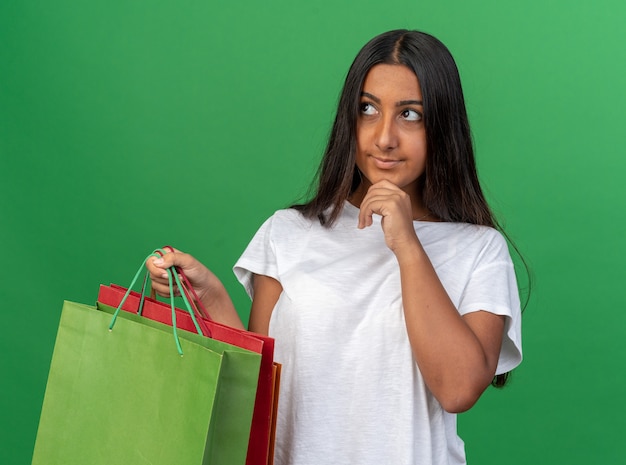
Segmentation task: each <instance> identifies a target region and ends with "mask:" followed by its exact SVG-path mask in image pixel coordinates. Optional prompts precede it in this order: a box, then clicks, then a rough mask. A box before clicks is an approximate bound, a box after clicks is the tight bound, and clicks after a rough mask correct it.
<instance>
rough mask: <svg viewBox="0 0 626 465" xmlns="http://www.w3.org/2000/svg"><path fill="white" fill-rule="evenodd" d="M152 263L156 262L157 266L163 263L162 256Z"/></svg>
mask: <svg viewBox="0 0 626 465" xmlns="http://www.w3.org/2000/svg"><path fill="white" fill-rule="evenodd" d="M152 263H154V264H155V265H157V266H159V265H163V259H162V258H157V259H155V260H154V261H153V262H152Z"/></svg>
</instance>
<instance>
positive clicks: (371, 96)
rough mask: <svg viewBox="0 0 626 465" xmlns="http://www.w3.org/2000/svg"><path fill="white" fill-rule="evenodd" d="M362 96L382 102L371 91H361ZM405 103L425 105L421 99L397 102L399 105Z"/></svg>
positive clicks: (401, 105)
mask: <svg viewBox="0 0 626 465" xmlns="http://www.w3.org/2000/svg"><path fill="white" fill-rule="evenodd" d="M361 97H367V98H369V99H372V100H373V101H374V102H376V103H378V104H380V99H379V98H378V97H376V96H375V95H372V94H370V93H369V92H361ZM405 105H422V106H424V102H422V101H421V100H400V101H399V102H397V103H396V106H397V107H403V106H405Z"/></svg>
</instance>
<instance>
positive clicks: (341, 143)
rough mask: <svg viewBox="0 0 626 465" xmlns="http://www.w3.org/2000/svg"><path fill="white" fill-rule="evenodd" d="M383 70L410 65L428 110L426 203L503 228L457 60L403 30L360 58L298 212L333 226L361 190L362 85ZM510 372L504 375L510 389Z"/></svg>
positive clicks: (450, 215) (451, 217)
mask: <svg viewBox="0 0 626 465" xmlns="http://www.w3.org/2000/svg"><path fill="white" fill-rule="evenodd" d="M377 64H393V65H403V66H406V67H407V68H409V69H410V70H412V71H413V73H415V75H416V76H417V79H418V81H419V84H420V89H421V92H422V100H423V107H424V125H425V129H426V140H427V157H426V168H425V172H424V175H423V179H422V182H421V183H419V185H420V186H421V189H422V192H421V194H422V202H423V205H424V207H426V208H427V209H428V210H429V211H430V212H431V213H432V214H433V215H434V216H436V217H438V218H439V219H440V220H442V221H448V222H463V223H472V224H477V225H483V226H490V227H493V228H497V229H500V230H501V228H500V227H499V225H498V223H497V221H496V218H495V216H494V215H493V213H492V211H491V209H490V208H489V206H488V204H487V201H486V199H485V197H484V195H483V192H482V189H481V187H480V183H479V181H478V175H477V172H476V163H475V159H474V148H473V144H472V138H471V133H470V127H469V121H468V118H467V111H466V108H465V99H464V97H463V90H462V87H461V79H460V76H459V72H458V69H457V66H456V63H455V62H454V59H453V58H452V55H451V54H450V52H449V51H448V49H447V48H446V46H445V45H444V44H443V43H441V42H440V41H439V40H438V39H436V38H435V37H433V36H431V35H429V34H426V33H423V32H419V31H409V30H406V29H399V30H394V31H389V32H385V33H383V34H381V35H379V36H376V37H374V38H373V39H372V40H370V41H369V42H368V43H367V44H365V46H364V47H363V48H362V49H361V51H360V52H359V53H358V54H357V56H356V58H355V59H354V61H353V63H352V66H351V67H350V70H349V71H348V75H347V76H346V80H345V83H344V87H343V90H342V92H341V96H340V99H339V104H338V108H337V114H336V117H335V122H334V124H333V127H332V130H331V133H330V137H329V140H328V145H327V146H326V150H325V152H324V157H323V158H322V162H321V164H320V167H319V169H318V172H317V176H316V179H317V183H316V184H314V185H313V188H314V191H315V192H314V194H313V195H312V196H311V199H310V200H309V201H307V202H306V203H304V204H300V205H294V206H293V207H292V208H295V209H297V210H299V211H300V212H301V213H302V214H303V215H304V216H305V217H307V218H318V219H319V221H320V223H321V224H322V225H324V226H328V227H330V226H332V224H333V223H334V222H335V221H336V220H337V218H338V216H339V215H340V213H341V210H342V208H343V205H344V202H345V201H346V199H348V198H349V197H350V195H351V194H352V193H353V192H354V191H355V190H356V189H357V187H358V186H359V184H360V182H361V176H360V173H359V172H358V169H357V167H356V146H357V144H356V126H357V118H358V114H359V106H360V101H361V92H362V90H363V82H364V81H365V77H366V76H367V73H368V72H369V70H370V69H371V68H372V67H373V66H375V65H377ZM507 378H508V373H504V374H501V375H497V376H496V377H495V378H494V381H493V383H492V384H493V385H494V386H503V385H504V384H505V382H506V380H507Z"/></svg>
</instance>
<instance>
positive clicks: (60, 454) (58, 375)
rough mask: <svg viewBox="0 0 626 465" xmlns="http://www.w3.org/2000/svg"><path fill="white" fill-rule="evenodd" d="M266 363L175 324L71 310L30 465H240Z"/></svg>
mask: <svg viewBox="0 0 626 465" xmlns="http://www.w3.org/2000/svg"><path fill="white" fill-rule="evenodd" d="M114 314H116V315H117V317H116V319H115V320H114V319H113V315H114ZM113 322H114V325H113V326H112V324H113ZM111 326H112V329H110V327H111ZM173 334H174V338H172V335H173ZM181 353H182V354H183V355H182V356H181ZM260 359H261V357H260V355H259V354H257V353H255V352H252V351H248V350H246V349H242V348H240V347H236V346H233V345H231V344H227V343H224V342H221V341H216V340H214V339H210V338H206V337H204V336H202V335H198V334H192V333H190V332H187V331H178V332H176V324H175V322H174V325H173V326H168V325H164V324H161V323H159V322H156V321H152V320H150V319H147V318H143V317H141V316H138V315H134V314H132V313H128V312H119V311H118V310H116V309H115V308H112V307H109V306H106V305H101V304H99V305H98V307H93V306H89V305H83V304H79V303H74V302H65V303H64V305H63V311H62V314H61V320H60V323H59V330H58V333H57V339H56V343H55V348H54V353H53V356H52V362H51V367H50V373H49V377H48V384H47V386H46V393H45V396H44V402H43V406H42V412H41V417H40V422H39V429H38V432H37V438H36V441H35V449H34V452H33V461H32V463H33V465H39V464H46V465H54V464H63V465H74V464H76V465H78V464H80V465H84V464H90V465H100V464H102V465H104V464H142V463H150V464H163V465H171V464H177V465H182V464H194V465H197V464H204V465H207V464H211V465H214V464H221V465H233V464H244V463H245V460H246V450H247V442H248V437H249V432H250V424H251V418H252V411H253V407H254V400H255V397H256V386H257V381H258V374H259V367H260V362H261V360H260ZM224 405H227V406H228V408H227V409H224V408H222V406H224ZM225 410H226V411H225ZM225 417H226V418H225ZM233 418H234V419H235V421H233ZM228 424H230V425H232V424H236V425H239V427H238V428H237V429H238V430H239V432H237V431H229V430H227V429H225V428H223V427H222V425H228ZM241 425H243V426H241ZM246 425H247V426H246ZM242 430H243V431H242Z"/></svg>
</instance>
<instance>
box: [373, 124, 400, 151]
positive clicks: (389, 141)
mask: <svg viewBox="0 0 626 465" xmlns="http://www.w3.org/2000/svg"><path fill="white" fill-rule="evenodd" d="M397 146H398V134H397V132H396V127H395V121H394V119H393V118H392V117H382V118H380V119H379V121H378V124H377V127H376V147H378V149H379V150H381V151H382V152H388V151H390V150H393V149H395V148H396V147H397Z"/></svg>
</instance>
